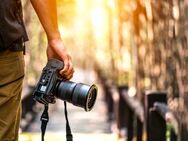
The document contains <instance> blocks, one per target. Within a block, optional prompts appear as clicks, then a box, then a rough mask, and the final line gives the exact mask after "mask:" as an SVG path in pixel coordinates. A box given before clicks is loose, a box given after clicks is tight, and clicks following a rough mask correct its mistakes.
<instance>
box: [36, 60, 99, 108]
mask: <svg viewBox="0 0 188 141" xmlns="http://www.w3.org/2000/svg"><path fill="white" fill-rule="evenodd" d="M63 67H64V64H63V62H61V61H59V60H57V59H50V60H49V61H48V62H47V64H46V66H45V67H44V68H43V71H42V75H41V77H40V79H39V82H38V84H37V86H36V88H35V90H34V93H33V96H34V100H36V101H38V102H40V103H42V104H44V105H48V104H49V103H52V104H54V103H55V102H56V98H59V99H61V100H64V101H67V102H70V103H72V104H73V105H76V106H79V107H82V108H84V109H85V111H90V110H91V109H92V108H93V106H94V104H95V101H96V98H97V87H96V85H94V84H93V85H91V86H89V85H86V84H83V83H75V82H72V81H67V80H63V78H62V77H61V76H60V75H59V72H58V71H59V70H60V69H62V68H63Z"/></svg>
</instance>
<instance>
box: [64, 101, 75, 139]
mask: <svg viewBox="0 0 188 141" xmlns="http://www.w3.org/2000/svg"><path fill="white" fill-rule="evenodd" d="M64 106H65V119H66V138H67V141H73V136H72V133H71V128H70V125H69V120H68V113H67V103H66V102H65V101H64Z"/></svg>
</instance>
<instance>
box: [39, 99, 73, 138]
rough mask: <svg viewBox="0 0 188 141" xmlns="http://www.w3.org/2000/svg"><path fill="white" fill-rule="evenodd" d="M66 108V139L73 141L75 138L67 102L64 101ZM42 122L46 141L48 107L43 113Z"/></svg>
mask: <svg viewBox="0 0 188 141" xmlns="http://www.w3.org/2000/svg"><path fill="white" fill-rule="evenodd" d="M64 106H65V119H66V138H67V141H73V136H72V132H71V128H70V125H69V120H68V113H67V103H66V102H65V101H64ZM40 120H41V133H42V141H44V135H45V132H46V127H47V124H48V121H49V116H48V105H45V106H44V111H43V113H42V116H41V118H40Z"/></svg>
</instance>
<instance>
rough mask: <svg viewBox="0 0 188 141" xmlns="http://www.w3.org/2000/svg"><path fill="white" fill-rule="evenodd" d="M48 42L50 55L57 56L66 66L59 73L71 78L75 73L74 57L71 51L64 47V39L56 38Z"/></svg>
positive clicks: (51, 56)
mask: <svg viewBox="0 0 188 141" xmlns="http://www.w3.org/2000/svg"><path fill="white" fill-rule="evenodd" d="M48 42H49V43H48V48H49V49H48V50H47V51H48V52H47V54H48V57H49V58H56V59H59V60H61V61H63V62H64V68H63V69H62V70H60V71H59V73H60V75H61V76H62V77H63V78H64V79H67V80H69V79H71V78H72V76H73V73H74V68H73V64H72V59H71V56H70V55H69V53H68V52H67V50H66V48H65V47H64V45H63V42H62V40H61V39H54V40H51V41H48Z"/></svg>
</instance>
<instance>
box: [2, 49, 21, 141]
mask: <svg viewBox="0 0 188 141" xmlns="http://www.w3.org/2000/svg"><path fill="white" fill-rule="evenodd" d="M23 76H24V57H23V52H11V51H4V52H0V141H18V130H19V122H20V114H21V91H22V82H23Z"/></svg>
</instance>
